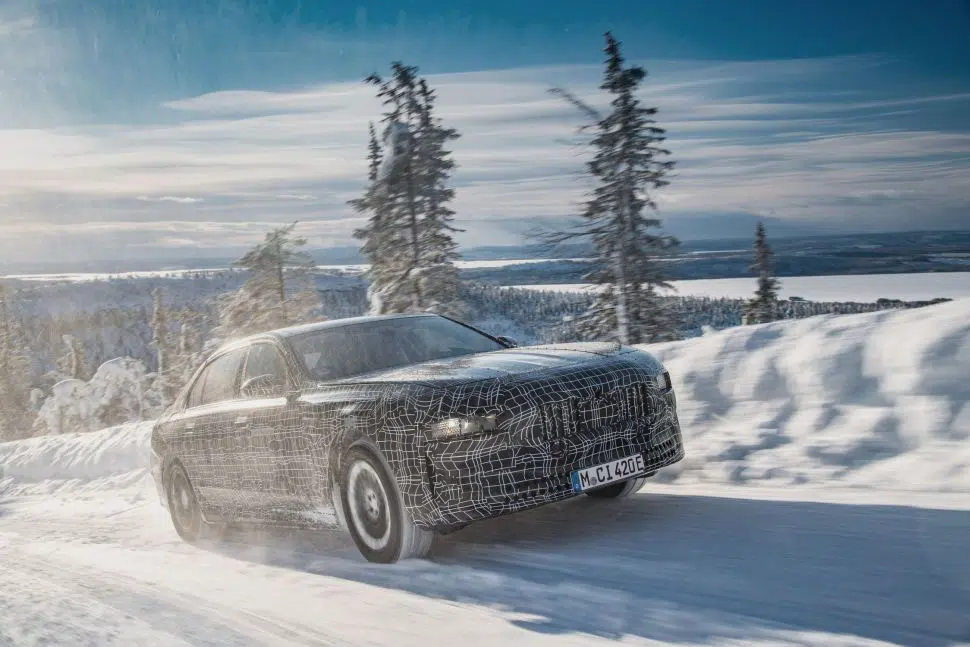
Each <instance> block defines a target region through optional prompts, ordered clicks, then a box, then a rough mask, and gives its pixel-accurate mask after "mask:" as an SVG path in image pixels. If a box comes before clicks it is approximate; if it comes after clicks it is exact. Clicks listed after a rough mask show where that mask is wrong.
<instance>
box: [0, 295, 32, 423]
mask: <svg viewBox="0 0 970 647" xmlns="http://www.w3.org/2000/svg"><path fill="white" fill-rule="evenodd" d="M25 349H26V344H25V343H24V338H23V332H22V331H21V329H20V326H19V324H18V322H17V320H16V319H15V317H14V313H13V308H12V307H11V303H10V293H9V292H8V291H7V289H6V288H5V287H4V286H3V285H0V440H11V439H13V438H19V437H21V436H25V435H26V434H27V432H28V428H29V424H28V420H27V419H28V416H29V412H30V386H31V385H30V381H31V371H30V358H29V357H28V356H27V354H26V352H25Z"/></svg>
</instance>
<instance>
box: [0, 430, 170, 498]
mask: <svg viewBox="0 0 970 647" xmlns="http://www.w3.org/2000/svg"><path fill="white" fill-rule="evenodd" d="M151 430H152V423H151V422H137V423H131V424H125V425H119V426H117V427H111V428H109V429H102V430H101V431H94V432H89V433H73V434H63V435H56V436H40V437H38V438H29V439H27V440H18V441H14V442H8V443H0V495H3V494H7V495H10V494H13V495H16V494H27V493H45V492H51V491H54V490H59V489H62V488H65V487H67V488H76V487H83V486H88V485H94V486H95V488H97V487H103V486H105V485H111V484H122V483H123V484H128V483H132V482H135V481H137V480H139V479H140V478H142V477H145V476H146V475H147V474H148V469H149V464H148V461H149V441H150V439H151Z"/></svg>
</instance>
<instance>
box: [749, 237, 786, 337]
mask: <svg viewBox="0 0 970 647" xmlns="http://www.w3.org/2000/svg"><path fill="white" fill-rule="evenodd" d="M750 269H751V271H753V272H755V273H756V274H757V275H758V289H757V290H756V291H755V293H754V298H753V299H751V300H750V301H749V302H748V303H747V308H746V310H745V319H746V320H747V322H748V323H753V324H756V323H767V322H769V321H773V320H774V319H775V315H776V313H777V310H778V288H779V287H781V284H780V283H779V282H778V279H776V278H775V273H774V271H775V268H774V253H773V252H772V251H771V247H770V246H769V245H768V237H767V234H765V226H764V223H762V222H759V223H758V227H757V229H755V234H754V263H753V264H752V265H751V267H750Z"/></svg>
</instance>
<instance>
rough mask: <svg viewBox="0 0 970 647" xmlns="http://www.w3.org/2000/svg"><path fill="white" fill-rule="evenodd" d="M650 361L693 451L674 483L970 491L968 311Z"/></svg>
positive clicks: (763, 339)
mask: <svg viewBox="0 0 970 647" xmlns="http://www.w3.org/2000/svg"><path fill="white" fill-rule="evenodd" d="M644 348H646V349H647V350H649V351H651V352H652V353H654V354H655V355H656V356H657V357H658V358H659V359H660V360H661V361H663V362H664V363H665V364H666V365H667V367H668V369H669V370H670V373H671V377H672V378H673V381H674V385H675V388H676V390H677V396H678V401H679V404H680V419H681V425H682V427H683V430H684V434H685V443H686V446H687V453H688V457H687V459H686V460H685V461H683V462H682V463H681V464H680V465H678V466H675V467H674V468H672V469H671V470H669V471H668V472H667V473H666V474H664V475H663V476H662V478H664V479H667V480H676V481H677V482H718V483H724V482H728V483H735V484H741V483H744V484H753V483H765V482H770V483H772V484H774V485H778V484H782V483H784V484H813V485H825V484H830V483H833V482H837V483H838V484H841V485H848V486H871V487H880V488H892V489H915V490H953V491H970V300H958V301H954V302H951V303H946V304H940V305H936V306H930V307H926V308H919V309H913V310H905V311H883V312H876V313H869V314H861V315H843V316H822V317H812V318H809V319H802V320H798V321H787V322H777V323H771V324H765V325H759V326H745V327H739V328H732V329H729V330H725V331H722V332H720V333H716V334H712V335H708V336H705V337H701V338H699V339H691V340H687V341H683V342H674V343H667V344H656V345H650V346H644Z"/></svg>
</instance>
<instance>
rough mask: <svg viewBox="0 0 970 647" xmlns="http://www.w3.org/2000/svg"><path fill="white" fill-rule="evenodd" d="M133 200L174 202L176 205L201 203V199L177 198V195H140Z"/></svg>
mask: <svg viewBox="0 0 970 647" xmlns="http://www.w3.org/2000/svg"><path fill="white" fill-rule="evenodd" d="M135 199H136V200H139V201H141V202H175V203H177V204H196V203H199V202H203V199H202V198H190V197H188V196H177V195H162V196H147V195H140V196H138V197H137V198H135Z"/></svg>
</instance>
